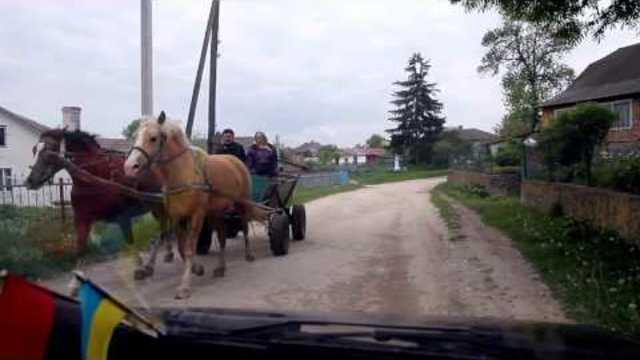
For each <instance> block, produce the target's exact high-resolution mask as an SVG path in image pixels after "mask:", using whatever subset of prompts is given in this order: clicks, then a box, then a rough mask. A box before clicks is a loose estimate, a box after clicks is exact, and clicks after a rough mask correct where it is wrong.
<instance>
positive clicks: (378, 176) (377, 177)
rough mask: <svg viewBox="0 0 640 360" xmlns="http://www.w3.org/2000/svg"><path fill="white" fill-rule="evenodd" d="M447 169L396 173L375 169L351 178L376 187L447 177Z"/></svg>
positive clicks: (413, 169) (409, 170)
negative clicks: (396, 182) (399, 182)
mask: <svg viewBox="0 0 640 360" xmlns="http://www.w3.org/2000/svg"><path fill="white" fill-rule="evenodd" d="M448 172H449V170H447V169H437V170H434V169H424V168H409V169H408V170H405V171H399V172H394V171H392V170H389V169H374V170H370V171H362V172H359V173H354V174H352V176H351V178H352V179H353V180H355V181H357V182H359V183H360V184H363V185H375V184H382V183H387V182H395V181H405V180H416V179H426V178H430V177H438V176H446V175H447V173H448Z"/></svg>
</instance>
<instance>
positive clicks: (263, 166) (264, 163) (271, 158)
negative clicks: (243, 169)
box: [247, 144, 278, 176]
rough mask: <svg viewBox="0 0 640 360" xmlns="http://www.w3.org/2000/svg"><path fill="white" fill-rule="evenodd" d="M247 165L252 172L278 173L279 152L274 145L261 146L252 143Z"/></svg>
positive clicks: (262, 173)
mask: <svg viewBox="0 0 640 360" xmlns="http://www.w3.org/2000/svg"><path fill="white" fill-rule="evenodd" d="M247 166H248V167H249V170H250V171H251V173H252V174H255V175H261V176H277V175H278V152H277V150H276V148H275V147H273V145H269V146H268V147H267V148H260V147H258V146H257V145H255V144H254V145H251V147H250V148H249V151H248V153H247Z"/></svg>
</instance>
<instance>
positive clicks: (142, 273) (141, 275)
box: [133, 268, 147, 280]
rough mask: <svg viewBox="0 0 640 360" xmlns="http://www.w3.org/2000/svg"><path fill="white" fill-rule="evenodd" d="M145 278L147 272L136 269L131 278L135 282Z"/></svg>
mask: <svg viewBox="0 0 640 360" xmlns="http://www.w3.org/2000/svg"><path fill="white" fill-rule="evenodd" d="M146 277H147V272H146V271H144V269H141V268H138V269H136V270H135V271H134V272H133V278H134V279H135V280H144V278H146Z"/></svg>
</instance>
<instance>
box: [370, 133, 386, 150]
mask: <svg viewBox="0 0 640 360" xmlns="http://www.w3.org/2000/svg"><path fill="white" fill-rule="evenodd" d="M384 142H385V140H384V137H382V135H378V134H373V135H371V137H370V138H369V139H368V140H367V146H368V147H370V148H383V147H384Z"/></svg>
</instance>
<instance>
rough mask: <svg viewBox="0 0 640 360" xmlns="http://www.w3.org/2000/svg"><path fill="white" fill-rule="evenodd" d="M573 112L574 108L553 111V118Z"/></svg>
mask: <svg viewBox="0 0 640 360" xmlns="http://www.w3.org/2000/svg"><path fill="white" fill-rule="evenodd" d="M573 110H575V107H573V106H572V107H566V108H560V109H556V110H554V111H553V117H558V116H560V115H562V114H564V113H566V112H569V111H573Z"/></svg>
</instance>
